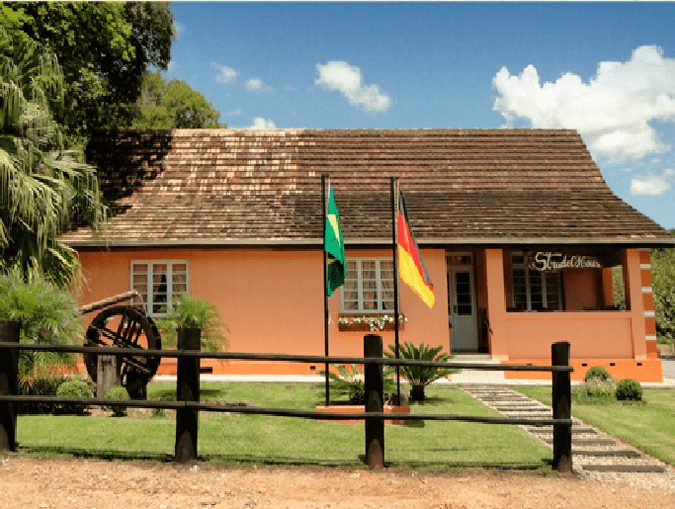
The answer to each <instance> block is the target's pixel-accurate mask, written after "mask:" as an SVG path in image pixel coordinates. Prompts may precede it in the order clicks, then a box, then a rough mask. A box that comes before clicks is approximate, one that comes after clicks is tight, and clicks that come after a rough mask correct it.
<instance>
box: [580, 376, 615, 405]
mask: <svg viewBox="0 0 675 509" xmlns="http://www.w3.org/2000/svg"><path fill="white" fill-rule="evenodd" d="M615 390H616V380H614V379H613V378H610V379H609V380H600V379H597V378H596V379H590V380H588V381H587V382H584V383H582V384H580V385H578V386H577V387H575V388H574V389H573V390H572V399H573V400H574V401H576V402H577V403H585V404H593V405H597V404H603V403H611V402H613V401H614V392H615Z"/></svg>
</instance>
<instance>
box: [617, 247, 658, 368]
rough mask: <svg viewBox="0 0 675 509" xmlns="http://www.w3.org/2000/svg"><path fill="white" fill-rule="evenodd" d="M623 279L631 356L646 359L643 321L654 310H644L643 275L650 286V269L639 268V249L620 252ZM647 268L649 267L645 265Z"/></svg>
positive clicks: (652, 313) (651, 315)
mask: <svg viewBox="0 0 675 509" xmlns="http://www.w3.org/2000/svg"><path fill="white" fill-rule="evenodd" d="M621 258H622V265H623V280H624V285H625V287H626V308H627V309H629V310H630V315H631V329H632V332H633V337H632V338H631V339H632V341H633V358H634V359H646V358H647V345H646V342H645V335H646V327H645V321H646V320H648V319H650V318H651V319H652V320H653V319H654V318H653V316H654V311H651V310H650V311H647V312H645V309H644V305H643V301H642V287H643V284H642V283H643V276H644V275H645V274H644V273H645V272H646V273H647V274H646V275H647V276H648V277H647V278H645V279H646V284H647V285H648V286H649V287H650V288H651V270H645V271H643V270H641V268H640V251H639V249H624V250H623V251H622V253H621ZM647 269H649V267H648V266H647Z"/></svg>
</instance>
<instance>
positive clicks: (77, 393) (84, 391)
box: [56, 380, 94, 415]
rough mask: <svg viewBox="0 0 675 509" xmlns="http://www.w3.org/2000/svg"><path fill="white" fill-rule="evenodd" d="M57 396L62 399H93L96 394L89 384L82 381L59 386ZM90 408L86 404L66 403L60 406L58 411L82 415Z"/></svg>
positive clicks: (72, 381)
mask: <svg viewBox="0 0 675 509" xmlns="http://www.w3.org/2000/svg"><path fill="white" fill-rule="evenodd" d="M56 395H57V396H58V397H61V398H93V397H94V393H93V392H92V391H91V389H90V388H89V385H88V384H87V382H84V381H82V380H69V381H67V382H63V383H62V384H61V385H59V388H58V389H57V390H56ZM88 407H89V405H87V404H85V403H65V404H60V405H58V409H57V410H58V411H59V412H60V413H64V414H77V415H82V414H84V411H85V410H86V409H87V408H88Z"/></svg>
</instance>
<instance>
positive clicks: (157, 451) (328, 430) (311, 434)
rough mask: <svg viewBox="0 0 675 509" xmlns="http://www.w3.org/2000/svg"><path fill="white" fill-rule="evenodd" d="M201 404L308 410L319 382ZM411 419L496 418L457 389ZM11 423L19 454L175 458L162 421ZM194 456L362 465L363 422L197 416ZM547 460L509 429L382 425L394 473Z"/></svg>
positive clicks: (27, 419) (22, 419) (171, 425)
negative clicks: (436, 416) (444, 416)
mask: <svg viewBox="0 0 675 509" xmlns="http://www.w3.org/2000/svg"><path fill="white" fill-rule="evenodd" d="M201 392H202V398H201V399H202V400H203V401H208V400H224V401H230V402H233V401H248V402H254V403H255V404H256V405H257V406H264V407H277V408H296V409H302V410H313V409H314V407H315V406H316V405H321V404H323V397H324V389H323V385H321V384H317V385H314V384H253V383H252V384H244V383H222V384H220V383H218V384H203V385H202V388H201ZM148 394H149V397H150V398H155V399H156V398H160V397H163V398H167V399H172V398H174V397H175V386H173V384H151V385H150V386H149V388H148ZM427 396H428V400H427V401H426V402H425V403H423V404H415V405H413V407H412V412H413V413H418V414H423V413H438V414H440V413H448V414H451V413H452V414H463V415H483V416H490V415H493V416H496V415H498V414H497V413H496V412H494V411H492V410H490V409H488V408H486V407H485V406H484V405H482V404H481V403H480V402H478V401H477V400H475V399H474V398H472V397H470V396H468V395H467V394H465V393H464V392H462V391H461V390H460V389H458V388H456V387H448V386H434V387H431V388H429V389H428V390H427ZM130 414H131V416H130V417H126V418H114V417H77V416H30V415H22V416H19V420H18V424H17V439H18V442H19V446H20V448H21V450H23V451H25V452H27V453H39V454H72V455H86V456H93V457H122V458H144V459H158V460H164V459H166V458H167V457H168V456H172V455H173V452H174V451H173V447H174V440H175V420H174V419H172V418H170V416H168V417H150V416H143V417H141V416H139V415H138V412H137V411H135V410H130ZM199 425H200V429H199V455H200V457H201V458H203V459H204V460H206V461H214V462H222V463H227V464H258V465H262V464H280V465H336V466H350V467H361V466H363V456H364V453H365V431H364V426H363V424H340V423H333V422H317V421H314V420H310V419H302V418H294V417H268V416H260V415H244V414H236V413H232V414H224V413H211V414H202V415H201V416H200V420H199ZM552 456H553V455H552V452H551V450H550V449H548V448H547V447H545V446H543V445H542V444H541V443H540V442H538V441H537V440H536V439H534V438H532V437H531V436H529V435H528V434H527V433H525V432H524V431H523V430H522V429H520V428H519V427H517V426H508V425H491V424H475V423H463V422H454V421H445V422H442V421H428V422H424V423H422V422H421V421H417V423H415V424H412V425H405V426H398V425H386V427H385V461H386V462H387V463H389V464H391V465H392V466H401V467H413V468H420V467H431V468H443V467H448V466H450V467H459V468H471V467H488V468H510V469H543V470H549V469H550V462H551V460H552Z"/></svg>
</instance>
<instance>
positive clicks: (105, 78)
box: [3, 2, 174, 140]
mask: <svg viewBox="0 0 675 509" xmlns="http://www.w3.org/2000/svg"><path fill="white" fill-rule="evenodd" d="M4 7H5V6H3V8H4ZM6 7H7V8H6V9H5V10H7V9H9V8H11V10H13V11H14V12H15V13H21V12H22V13H24V15H23V16H22V17H21V20H22V21H21V23H14V24H15V25H17V24H18V25H19V26H20V30H21V31H22V32H24V33H25V34H27V35H28V36H29V37H30V38H31V39H33V40H35V41H37V42H39V43H40V44H43V45H44V46H46V47H48V48H49V49H51V50H52V51H53V52H54V53H55V54H56V55H57V56H58V59H59V62H60V64H61V66H62V68H63V75H64V83H65V87H64V101H63V105H62V107H61V108H59V109H58V110H55V111H54V112H53V113H54V115H55V118H56V120H57V121H58V122H59V123H61V124H63V125H64V126H65V127H66V132H67V134H68V135H69V139H70V140H75V139H77V138H80V137H83V136H86V134H87V133H89V132H92V131H93V130H97V129H114V128H124V127H129V125H130V123H131V121H132V119H133V118H134V116H135V114H136V101H137V99H138V97H139V95H140V92H141V85H142V81H143V75H144V73H145V72H146V71H147V70H148V69H149V68H150V67H154V68H156V69H160V70H165V69H166V68H167V66H168V64H169V61H170V58H171V43H172V41H173V38H174V27H173V21H174V19H173V13H172V12H171V9H170V7H169V4H168V3H166V2H13V3H10V4H7V5H6ZM14 17H16V16H14ZM6 18H7V19H10V16H9V15H7V16H6Z"/></svg>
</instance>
